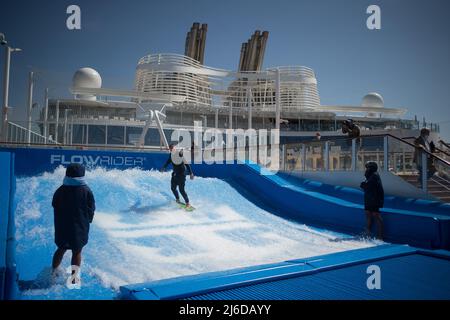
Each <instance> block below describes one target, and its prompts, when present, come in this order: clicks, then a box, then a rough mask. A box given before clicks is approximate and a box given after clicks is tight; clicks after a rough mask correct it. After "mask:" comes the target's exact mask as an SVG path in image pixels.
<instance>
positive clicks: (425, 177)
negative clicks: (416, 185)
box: [421, 151, 428, 192]
mask: <svg viewBox="0 0 450 320" xmlns="http://www.w3.org/2000/svg"><path fill="white" fill-rule="evenodd" d="M421 153H422V177H421V178H422V190H423V192H428V185H427V182H428V158H427V154H426V153H425V152H423V151H422V152H421Z"/></svg>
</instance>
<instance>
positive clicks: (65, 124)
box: [63, 109, 69, 144]
mask: <svg viewBox="0 0 450 320" xmlns="http://www.w3.org/2000/svg"><path fill="white" fill-rule="evenodd" d="M68 111H69V110H68V109H65V110H64V136H63V144H67V112H68Z"/></svg>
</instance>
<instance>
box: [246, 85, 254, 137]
mask: <svg viewBox="0 0 450 320" xmlns="http://www.w3.org/2000/svg"><path fill="white" fill-rule="evenodd" d="M247 107H248V128H249V129H251V128H252V107H253V106H252V89H250V88H249V87H247Z"/></svg>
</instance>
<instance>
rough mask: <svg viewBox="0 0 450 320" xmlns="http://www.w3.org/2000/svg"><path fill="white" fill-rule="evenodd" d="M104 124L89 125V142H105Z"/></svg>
mask: <svg viewBox="0 0 450 320" xmlns="http://www.w3.org/2000/svg"><path fill="white" fill-rule="evenodd" d="M105 134H106V126H98V125H92V126H89V144H105V142H106V140H105Z"/></svg>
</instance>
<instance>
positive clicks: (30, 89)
mask: <svg viewBox="0 0 450 320" xmlns="http://www.w3.org/2000/svg"><path fill="white" fill-rule="evenodd" d="M33 86H34V73H33V71H30V73H29V75H28V108H27V130H28V132H27V143H28V144H30V143H31V113H32V110H33Z"/></svg>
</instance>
